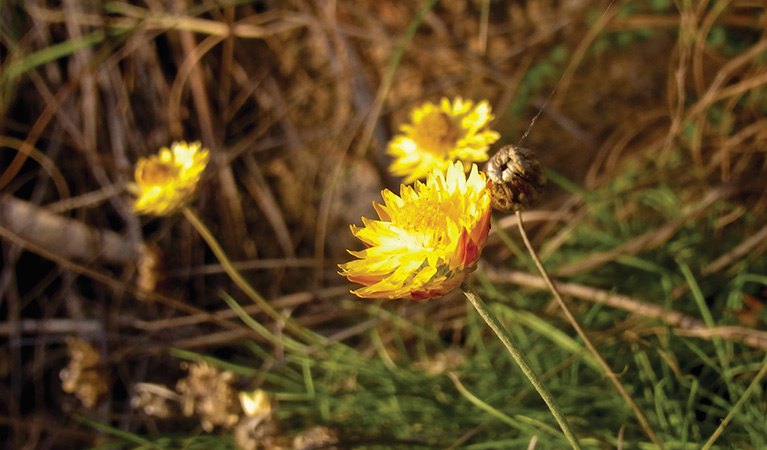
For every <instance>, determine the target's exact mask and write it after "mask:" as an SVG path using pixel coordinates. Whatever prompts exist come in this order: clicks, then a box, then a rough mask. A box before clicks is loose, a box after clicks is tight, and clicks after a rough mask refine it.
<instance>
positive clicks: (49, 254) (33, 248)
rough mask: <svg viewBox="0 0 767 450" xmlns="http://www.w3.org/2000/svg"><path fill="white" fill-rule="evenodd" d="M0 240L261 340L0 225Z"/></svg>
mask: <svg viewBox="0 0 767 450" xmlns="http://www.w3.org/2000/svg"><path fill="white" fill-rule="evenodd" d="M0 238H4V239H8V240H9V241H12V242H15V243H17V244H19V245H21V246H22V247H24V248H25V249H26V250H28V251H30V252H33V253H37V254H38V255H40V256H42V257H44V258H47V259H49V260H51V261H53V262H55V263H56V264H58V265H60V266H61V267H62V268H64V269H67V270H71V271H73V272H75V273H77V274H80V275H84V276H86V277H88V278H91V279H92V280H94V281H97V282H100V283H103V284H105V285H106V286H109V287H111V288H114V289H119V290H124V291H128V292H130V293H132V294H134V295H136V296H143V297H144V298H147V299H149V300H152V301H155V302H157V303H162V304H164V305H166V306H168V307H170V308H173V309H175V310H178V311H183V312H185V313H188V314H200V315H202V316H204V317H206V318H207V319H208V321H209V322H211V323H215V324H217V325H219V326H221V327H223V328H228V329H242V330H247V333H248V337H250V338H252V339H258V340H261V339H262V336H261V335H260V334H259V333H258V332H256V331H255V330H252V329H251V328H249V327H248V326H246V325H241V324H238V323H235V322H231V321H228V320H225V319H221V318H220V317H217V316H216V315H215V314H213V313H209V312H207V311H204V310H202V309H200V308H198V307H196V306H193V305H190V304H188V303H186V302H183V301H181V300H176V299H174V298H171V297H167V296H164V295H160V294H157V293H155V292H146V291H142V290H139V289H138V288H136V287H135V286H132V285H130V284H128V283H125V282H123V281H121V280H117V279H115V278H113V277H111V276H109V275H107V274H105V273H101V272H99V271H98V270H94V269H91V268H89V267H85V266H83V265H81V264H78V263H76V262H73V261H70V260H69V259H68V258H66V257H64V256H61V255H60V254H58V253H56V252H53V251H51V250H49V249H47V248H45V247H42V246H40V245H37V244H36V243H34V242H32V241H30V240H28V239H26V238H24V237H23V236H21V235H19V234H17V233H14V232H13V231H12V230H10V229H8V228H6V227H5V226H2V225H0Z"/></svg>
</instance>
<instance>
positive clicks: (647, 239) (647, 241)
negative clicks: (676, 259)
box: [556, 183, 736, 277]
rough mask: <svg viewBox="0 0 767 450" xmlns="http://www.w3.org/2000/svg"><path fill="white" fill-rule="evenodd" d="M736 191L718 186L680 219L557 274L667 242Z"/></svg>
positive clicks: (582, 269) (591, 267)
mask: <svg viewBox="0 0 767 450" xmlns="http://www.w3.org/2000/svg"><path fill="white" fill-rule="evenodd" d="M735 191H736V185H734V184H732V183H731V184H725V185H722V186H719V187H718V188H716V189H714V190H713V191H711V192H709V193H708V194H707V195H706V196H705V197H704V198H703V200H701V201H700V203H698V204H697V205H695V207H694V208H692V209H691V210H690V211H689V212H687V213H686V214H684V215H683V216H682V217H679V218H678V219H674V220H672V221H670V222H668V223H667V224H665V225H663V226H661V227H659V228H656V229H655V230H651V231H648V232H646V233H643V234H641V235H639V236H637V237H636V238H634V239H632V240H630V241H628V242H626V243H624V244H621V245H619V246H617V247H615V248H613V249H611V250H608V251H605V252H600V253H594V254H591V255H590V256H588V257H587V258H585V259H583V260H581V261H576V262H574V263H570V264H566V265H564V266H562V267H560V268H559V269H558V270H557V271H556V275H557V276H560V277H566V276H572V275H575V274H579V273H583V272H588V271H590V270H594V269H596V268H597V267H599V266H601V265H603V264H606V263H608V262H610V261H613V260H615V258H616V257H618V256H621V255H631V254H635V253H637V252H640V251H642V250H647V249H649V248H653V247H656V246H658V245H661V244H663V243H664V242H666V241H667V240H668V239H669V238H670V237H671V236H673V235H674V233H676V231H677V230H678V229H679V228H680V227H682V226H683V225H684V224H685V223H687V222H688V221H689V220H691V219H692V218H694V217H695V216H696V215H698V214H700V213H703V212H705V211H706V210H707V208H708V207H709V206H711V205H712V204H713V203H714V202H716V201H718V200H720V199H722V198H725V197H727V196H729V195H731V194H732V193H734V192H735Z"/></svg>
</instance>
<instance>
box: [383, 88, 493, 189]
mask: <svg viewBox="0 0 767 450" xmlns="http://www.w3.org/2000/svg"><path fill="white" fill-rule="evenodd" d="M491 120H493V114H492V113H491V110H490V105H489V104H488V102H487V101H482V102H480V103H478V104H477V105H474V102H472V101H471V100H463V99H462V98H460V97H458V98H456V99H455V100H454V101H453V102H452V103H451V102H450V100H448V99H447V98H443V99H442V101H441V102H440V104H439V105H435V104H434V103H431V102H426V103H424V104H423V105H421V106H420V107H418V108H416V109H414V110H413V112H412V113H411V122H412V123H409V124H404V125H402V126H400V131H401V134H398V135H396V136H394V138H393V139H392V140H391V141H390V142H389V146H388V147H387V149H386V153H388V154H389V155H391V156H393V157H394V158H395V160H394V162H393V163H392V164H391V166H390V167H389V170H390V171H391V173H392V174H393V175H396V176H404V177H405V180H404V182H405V183H412V182H413V181H415V180H417V179H422V178H425V177H426V176H427V175H428V174H429V173H430V172H431V171H432V169H434V168H437V169H439V170H442V171H444V170H445V169H447V167H448V165H449V164H450V162H452V161H463V162H464V163H465V164H466V169H467V170H468V168H469V165H470V164H471V163H473V162H480V161H485V160H486V159H487V149H488V147H489V146H490V145H491V144H492V143H494V142H495V141H497V140H498V138H499V137H500V134H499V133H498V132H496V131H493V130H490V129H488V128H487V126H488V124H489V123H490V121H491Z"/></svg>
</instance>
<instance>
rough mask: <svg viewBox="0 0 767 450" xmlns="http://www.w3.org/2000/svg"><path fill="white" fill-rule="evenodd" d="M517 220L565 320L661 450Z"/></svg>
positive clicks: (531, 254)
mask: <svg viewBox="0 0 767 450" xmlns="http://www.w3.org/2000/svg"><path fill="white" fill-rule="evenodd" d="M517 220H518V223H519V233H520V234H521V235H522V240H523V241H524V242H525V246H526V247H527V250H528V251H529V252H530V256H532V258H533V261H534V262H535V265H536V267H538V271H539V272H541V276H542V277H543V280H544V281H545V282H546V286H548V288H549V290H550V291H551V293H552V294H554V298H555V299H556V301H557V303H558V304H559V306H560V308H562V312H563V313H564V314H565V317H567V320H568V321H569V322H570V325H572V326H573V328H575V331H576V332H577V333H578V336H580V337H581V339H583V343H584V344H586V348H588V349H589V351H590V352H591V354H592V355H594V358H596V360H597V362H598V363H599V365H600V366H602V369H603V370H604V373H605V375H607V377H608V378H609V379H610V381H612V382H613V384H614V385H615V388H616V389H618V392H619V393H620V394H621V396H622V397H623V398H624V399H625V400H626V403H628V404H629V406H630V407H631V409H632V410H633V411H634V414H635V415H636V416H637V419H638V420H639V423H640V425H641V426H642V429H644V431H645V433H646V434H647V436H648V437H649V438H650V440H651V441H653V443H654V444H655V445H656V446H657V447H658V448H659V449H661V450H663V444H662V443H661V442H660V440H659V439H658V436H656V435H655V432H654V431H653V430H652V428H651V427H650V423H649V422H648V421H647V418H646V417H645V416H644V414H643V413H642V410H641V409H639V406H638V405H637V404H636V403H635V402H634V400H633V399H632V398H631V396H630V395H629V393H628V392H626V389H625V388H624V387H623V384H621V382H620V380H618V377H617V375H615V373H614V372H613V371H612V369H610V366H608V365H607V362H605V360H604V358H602V355H600V354H599V352H598V351H597V349H596V347H594V344H592V343H591V340H590V339H589V338H588V336H586V333H584V332H583V329H582V328H581V326H580V325H579V324H578V321H577V320H575V316H573V313H572V312H570V308H568V307H567V304H565V301H564V300H563V299H562V296H561V295H559V291H557V288H556V286H554V283H553V282H552V281H551V278H549V274H548V273H547V272H546V269H544V268H543V264H542V263H541V260H540V259H539V258H538V254H537V253H536V252H535V249H533V245H532V244H531V243H530V239H529V238H528V237H527V232H526V231H525V227H524V225H523V223H522V213H521V212H519V211H517Z"/></svg>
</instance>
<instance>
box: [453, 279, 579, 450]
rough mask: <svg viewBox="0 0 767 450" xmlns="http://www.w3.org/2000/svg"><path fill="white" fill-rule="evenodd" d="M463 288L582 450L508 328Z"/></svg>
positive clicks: (572, 441) (567, 435) (568, 436)
mask: <svg viewBox="0 0 767 450" xmlns="http://www.w3.org/2000/svg"><path fill="white" fill-rule="evenodd" d="M461 288H462V289H463V293H464V294H465V295H466V298H467V299H469V302H470V303H471V304H472V306H474V309H476V310H477V312H478V313H479V315H480V317H482V318H483V319H484V320H485V322H486V323H487V325H488V326H489V327H490V329H491V330H493V332H494V333H495V335H496V336H498V339H500V341H501V342H502V343H503V345H504V346H505V347H506V349H507V350H508V351H509V354H510V355H511V357H512V358H513V359H514V362H516V363H517V366H519V368H520V369H521V370H522V373H524V374H525V376H526V377H527V379H528V380H529V381H530V383H531V384H532V385H533V387H534V388H535V390H536V391H538V394H539V395H540V396H541V398H542V399H543V401H544V402H546V405H547V406H548V407H549V410H550V411H551V414H552V415H553V416H554V419H556V421H557V423H559V426H560V427H561V428H562V432H563V433H564V434H565V437H566V438H567V440H568V441H569V442H570V445H572V447H573V449H576V450H580V449H582V448H583V447H581V444H580V442H578V438H577V437H576V436H575V433H573V430H572V429H571V428H570V424H569V423H567V419H566V418H565V416H564V414H562V410H561V409H559V405H557V402H556V400H555V399H554V396H553V395H551V392H549V389H548V388H547V387H546V385H545V384H543V382H542V381H541V380H540V378H538V375H536V374H535V372H534V371H533V369H532V367H530V363H529V362H528V361H527V358H526V357H525V355H524V354H523V353H522V352H521V351H520V350H519V348H518V347H517V344H516V343H515V342H514V340H513V339H512V338H511V335H510V334H509V332H508V331H506V328H504V327H503V325H501V322H499V321H498V318H497V317H495V314H493V313H492V311H490V309H489V308H488V307H487V305H486V304H485V302H484V301H482V299H481V298H480V297H479V295H477V294H476V293H475V292H474V290H473V289H472V288H471V287H470V286H469V285H468V284H466V283H464V284H463V286H461Z"/></svg>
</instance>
